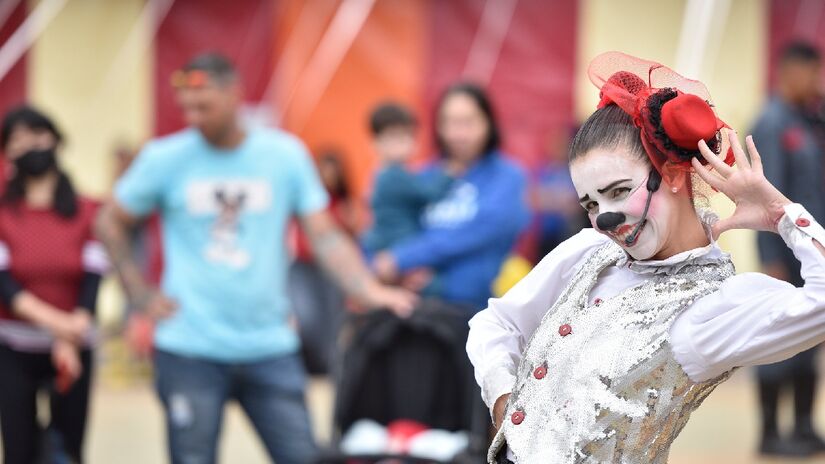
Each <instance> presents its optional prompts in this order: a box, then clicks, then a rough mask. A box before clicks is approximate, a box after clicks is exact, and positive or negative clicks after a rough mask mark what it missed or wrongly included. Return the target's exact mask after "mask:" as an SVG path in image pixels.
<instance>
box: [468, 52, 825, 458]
mask: <svg viewBox="0 0 825 464" xmlns="http://www.w3.org/2000/svg"><path fill="white" fill-rule="evenodd" d="M588 73H589V76H590V79H591V81H593V83H594V84H595V85H596V86H597V87H598V88H599V89H600V90H601V101H600V103H599V106H598V109H597V110H596V112H595V113H593V115H591V116H590V118H589V119H588V120H587V121H586V122H585V123H584V125H583V126H582V127H581V129H580V130H579V132H578V134H577V135H576V137H575V139H574V140H573V143H572V145H571V149H570V171H571V176H572V178H573V183H574V184H575V187H576V191H577V194H578V196H579V199H580V202H581V205H582V206H583V207H584V208H585V210H587V212H588V214H589V217H590V221H591V223H592V225H593V228H592V229H584V230H582V231H581V232H580V233H579V234H577V235H576V236H574V237H572V238H571V239H569V240H567V241H565V242H563V243H562V244H561V245H559V246H558V247H557V248H556V249H555V250H553V251H552V252H551V253H550V254H549V255H547V257H545V258H544V259H543V260H542V261H541V263H539V264H538V265H537V266H536V268H535V269H533V271H532V272H531V273H530V274H529V275H528V276H527V277H525V278H524V279H523V280H522V281H521V282H519V283H518V284H517V285H516V286H515V287H514V288H513V289H512V290H511V291H510V292H508V293H507V294H506V295H505V296H504V297H502V298H499V299H492V300H490V302H489V306H488V308H487V309H486V310H484V311H482V312H481V313H479V314H478V315H477V316H476V317H475V318H473V320H472V321H471V323H470V324H471V330H470V337H469V341H468V344H467V350H468V353H469V355H470V359H471V360H472V362H473V364H474V366H475V370H476V378H477V380H478V382H479V384H480V385H481V388H482V394H483V396H484V400H485V402H486V403H487V405H488V406H489V407H490V408H491V410H492V413H493V419H494V421H495V423H496V425H497V427H498V433H497V434H496V437H495V439H494V442H493V445H492V447H491V448H490V451H489V453H488V460H489V462H490V463H496V462H500V463H506V462H516V463H519V464H525V463H530V464H532V463H541V464H548V463H605V462H610V463H628V464H642V463H665V462H666V461H667V456H668V452H669V450H670V445H671V443H672V442H673V440H674V439H675V438H676V436H677V435H678V434H679V432H680V431H681V430H682V428H683V427H684V426H685V424H686V423H687V420H688V418H689V416H690V413H691V412H693V411H694V410H695V409H696V408H697V407H698V406H699V405H700V404H701V402H702V401H703V400H704V399H705V398H706V397H707V395H708V394H710V392H711V391H713V389H714V388H715V387H716V386H717V385H719V384H720V383H721V382H723V381H725V380H726V379H727V378H728V377H729V376H730V374H731V372H732V370H734V369H735V368H737V367H739V366H748V365H756V364H766V363H772V362H776V361H779V360H782V359H785V358H788V357H790V356H792V355H793V354H795V353H798V352H800V351H803V350H806V349H808V348H810V347H812V346H814V345H816V344H818V343H821V342H823V341H825V248H823V246H822V245H823V244H825V229H823V228H822V227H821V226H820V225H819V224H818V223H817V222H816V221H814V219H813V217H811V215H810V214H809V213H808V212H807V211H806V210H805V209H804V208H803V207H802V206H801V205H799V204H795V203H792V202H791V201H790V200H788V198H786V197H785V196H784V195H783V194H782V193H781V192H779V191H778V190H777V189H776V188H774V187H773V186H772V185H771V184H770V183H769V182H768V181H767V180H766V179H765V177H764V175H763V174H762V165H761V161H760V158H759V153H758V152H757V150H756V147H755V146H754V143H753V140H752V139H751V138H750V137H749V138H748V139H747V148H748V152H747V154H746V153H745V151H744V150H743V149H742V147H741V146H740V145H739V142H738V141H737V138H736V135H735V133H734V132H733V131H727V130H725V131H724V132H727V136H726V137H724V138H726V139H728V140H729V141H730V147H729V149H728V150H722V145H723V129H726V128H727V126H726V125H725V124H724V123H723V122H722V121H721V120H719V119H718V118H717V116H716V114H715V112H714V110H713V108H712V106H711V104H710V97H709V95H708V92H707V90H706V89H705V87H704V85H702V84H701V83H700V82H697V81H692V80H689V79H685V78H684V77H682V76H680V75H678V74H677V73H675V72H674V71H672V70H671V69H669V68H666V67H664V66H662V65H661V64H658V63H654V62H651V61H645V60H641V59H638V58H634V57H631V56H628V55H625V54H622V53H618V52H609V53H606V54H603V55H600V56H599V57H597V58H596V59H595V60H594V61H593V62H592V63H591V64H590V68H589V71H588ZM721 153H725V156H724V159H723V158H722V157H720V156H719V155H720V154H721ZM748 155H749V156H748ZM734 162H735V164H737V165H738V169H734V168H732V165H733V164H734ZM706 185H709V186H710V187H712V188H713V189H715V190H717V191H720V192H722V193H724V194H725V195H726V196H727V197H728V198H730V199H731V200H733V202H734V203H735V204H736V210H735V212H734V213H733V215H732V216H731V217H729V218H727V219H724V220H719V219H718V218H717V217H716V216H715V215H713V213H711V212H710V211H709V210H708V209H706V208H704V207H702V206H701V205H700V204H701V201H699V200H701V199H702V198H703V197H704V195H703V194H702V190H703V188H704V189H705V190H708V191H709V190H710V189H708V188H707V187H706ZM737 228H744V229H753V230H765V231H773V232H776V233H778V234H779V235H781V236H782V238H783V239H784V241H785V243H787V245H788V247H790V248H791V249H792V250H793V252H794V254H795V255H796V257H797V258H798V259H799V261H800V262H801V264H802V276H803V277H804V279H805V285H804V286H803V287H801V288H797V287H794V286H792V285H790V284H788V283H786V282H783V281H780V280H776V279H773V278H771V277H768V276H766V275H763V274H758V273H745V274H739V275H735V273H734V268H733V264H732V263H731V260H730V257H729V255H728V254H726V253H724V252H723V251H721V250H720V249H719V246H718V245H717V243H716V239H717V238H718V236H719V234H721V233H723V232H725V231H726V230H730V229H737Z"/></svg>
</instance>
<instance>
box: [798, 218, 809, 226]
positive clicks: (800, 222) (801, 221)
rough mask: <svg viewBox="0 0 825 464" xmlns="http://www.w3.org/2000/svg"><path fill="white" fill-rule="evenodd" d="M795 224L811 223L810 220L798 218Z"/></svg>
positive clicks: (806, 224)
mask: <svg viewBox="0 0 825 464" xmlns="http://www.w3.org/2000/svg"><path fill="white" fill-rule="evenodd" d="M796 225H798V226H799V227H808V226H809V225H811V221H809V220H807V219H805V218H799V219H797V220H796Z"/></svg>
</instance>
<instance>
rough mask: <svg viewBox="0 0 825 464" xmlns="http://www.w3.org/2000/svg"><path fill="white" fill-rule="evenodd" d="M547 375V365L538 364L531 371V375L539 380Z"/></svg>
mask: <svg viewBox="0 0 825 464" xmlns="http://www.w3.org/2000/svg"><path fill="white" fill-rule="evenodd" d="M545 375H547V366H539V367H537V368H536V370H534V371H533V377H535V378H537V379H539V380H541V379H543V378H544V376H545Z"/></svg>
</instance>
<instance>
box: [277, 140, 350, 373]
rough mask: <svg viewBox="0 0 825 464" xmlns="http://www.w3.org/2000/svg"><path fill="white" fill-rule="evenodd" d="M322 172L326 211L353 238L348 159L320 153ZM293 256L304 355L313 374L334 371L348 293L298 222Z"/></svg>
mask: <svg viewBox="0 0 825 464" xmlns="http://www.w3.org/2000/svg"><path fill="white" fill-rule="evenodd" d="M317 165H318V174H319V176H320V178H321V183H322V184H323V186H324V188H325V189H326V191H327V194H328V195H329V206H328V207H327V211H328V212H329V214H330V216H331V217H332V218H333V219H334V220H335V222H336V223H337V224H338V226H339V227H340V228H341V230H342V231H343V232H345V233H346V234H347V235H348V236H350V237H355V236H356V235H357V233H358V228H359V220H358V205H357V201H356V199H355V198H353V196H352V194H351V190H350V181H349V179H348V178H347V170H346V169H345V166H344V158H343V156H342V155H341V153H340V152H338V151H337V150H334V149H324V150H323V151H321V152H320V153H319V155H318V156H317ZM293 231H294V232H295V246H294V253H295V256H294V259H293V261H292V264H291V265H290V268H289V278H288V279H289V280H288V289H287V292H288V294H289V300H290V303H291V304H292V311H293V312H294V313H295V317H296V322H297V324H298V331H299V333H300V336H301V355H302V356H303V359H304V364H305V365H306V367H307V371H308V372H309V373H310V374H313V375H323V374H327V373H329V372H330V369H331V368H332V363H333V360H334V358H335V354H336V352H335V348H336V343H335V342H336V339H337V337H338V329H339V327H340V323H341V319H342V317H343V316H344V311H345V310H346V306H345V299H344V294H343V293H342V292H341V289H340V288H338V286H337V285H336V284H335V282H334V281H333V280H332V279H331V278H330V276H329V275H328V274H327V273H326V271H324V269H323V268H322V267H321V264H320V263H318V262H317V261H316V259H315V257H314V256H313V253H312V246H311V244H310V242H309V238H308V237H307V235H306V234H305V233H304V232H303V230H302V229H301V228H300V227H299V226H297V224H296V227H295V228H294V229H293Z"/></svg>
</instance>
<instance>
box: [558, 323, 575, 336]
mask: <svg viewBox="0 0 825 464" xmlns="http://www.w3.org/2000/svg"><path fill="white" fill-rule="evenodd" d="M571 333H573V328H572V327H570V324H564V325H562V326H561V327H559V335H561V336H562V337H566V336H568V335H570V334H571Z"/></svg>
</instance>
